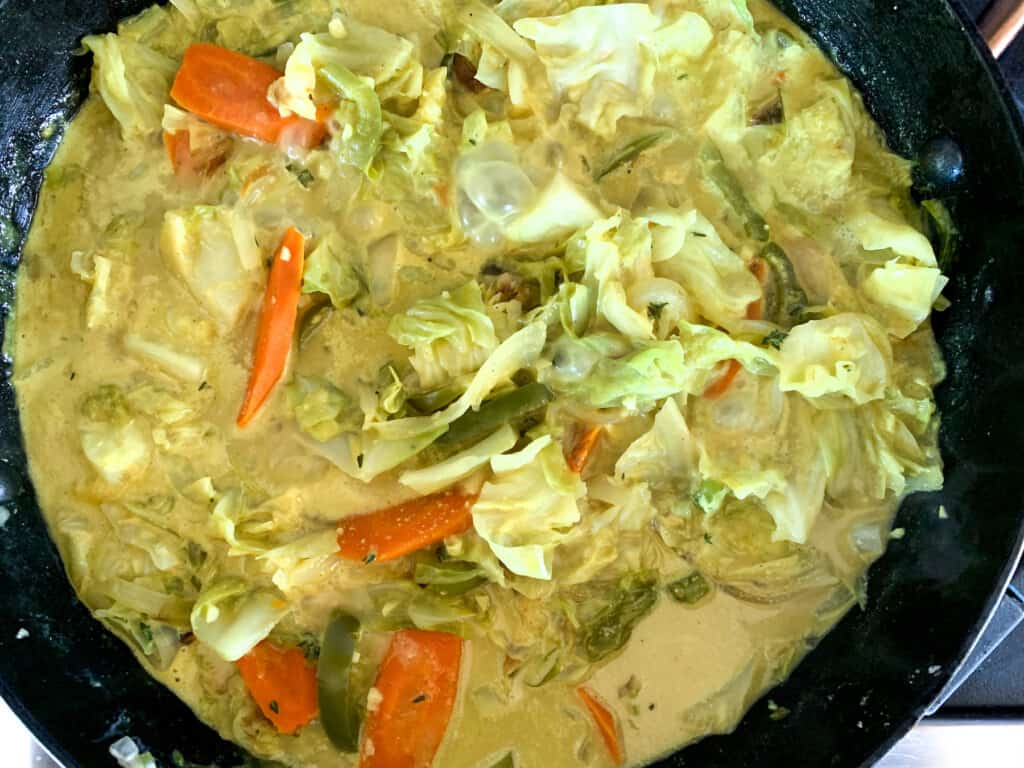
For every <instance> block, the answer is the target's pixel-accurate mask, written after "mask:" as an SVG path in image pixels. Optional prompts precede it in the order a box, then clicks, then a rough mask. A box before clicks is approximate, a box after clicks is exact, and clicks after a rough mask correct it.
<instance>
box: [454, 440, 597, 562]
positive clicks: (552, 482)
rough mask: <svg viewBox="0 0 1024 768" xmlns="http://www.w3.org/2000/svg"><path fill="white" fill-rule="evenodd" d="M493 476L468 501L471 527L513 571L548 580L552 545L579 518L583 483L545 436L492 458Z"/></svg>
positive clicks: (554, 545) (553, 545) (556, 446)
mask: <svg viewBox="0 0 1024 768" xmlns="http://www.w3.org/2000/svg"><path fill="white" fill-rule="evenodd" d="M491 467H492V469H493V470H494V478H493V479H492V480H490V481H489V482H487V483H485V484H484V487H483V489H482V490H481V491H480V498H479V499H477V502H476V503H475V504H474V505H473V527H474V528H475V529H476V532H477V533H478V534H479V535H480V536H481V537H482V538H483V539H484V540H485V541H486V542H487V543H488V544H489V545H490V547H491V550H492V551H493V552H494V554H495V555H496V556H497V557H498V559H499V560H500V561H501V562H502V563H503V564H504V565H505V567H507V568H508V569H509V570H510V571H512V573H515V574H518V575H520V576H527V577H530V578H533V579H543V580H550V579H551V578H552V571H551V564H552V557H553V553H554V549H555V547H556V546H557V545H558V543H559V542H561V541H562V540H564V538H565V535H566V531H567V530H568V529H569V528H571V527H572V526H573V525H575V524H576V523H578V522H579V520H580V510H579V507H578V504H577V501H578V500H579V499H581V498H583V496H585V495H586V487H585V486H584V485H583V482H582V481H581V480H580V479H579V477H578V476H576V475H575V474H573V473H572V472H570V471H569V468H568V467H567V466H566V465H565V458H564V457H563V456H562V449H561V447H560V446H559V445H558V444H557V443H554V442H553V441H552V440H551V437H550V436H548V435H545V436H543V437H539V438H537V439H536V440H534V441H533V442H532V443H530V444H529V445H528V446H527V447H526V448H524V449H523V450H521V451H519V452H518V453H514V454H507V455H503V456H496V457H494V458H493V459H491Z"/></svg>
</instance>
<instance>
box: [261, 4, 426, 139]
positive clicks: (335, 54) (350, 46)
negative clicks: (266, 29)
mask: <svg viewBox="0 0 1024 768" xmlns="http://www.w3.org/2000/svg"><path fill="white" fill-rule="evenodd" d="M335 18H336V22H335V25H334V26H335V28H336V29H338V30H340V31H342V32H343V34H342V36H341V37H335V35H334V34H332V33H328V32H324V33H320V34H304V35H302V36H301V38H300V40H299V44H298V45H296V46H295V49H294V50H293V51H292V53H291V55H290V56H289V57H288V61H287V62H286V63H285V68H284V75H283V76H282V77H281V79H279V80H278V81H276V82H275V83H274V84H273V85H271V86H270V91H269V94H268V95H269V98H270V100H271V102H272V103H273V104H275V105H276V106H277V108H278V109H279V110H280V111H281V113H282V114H285V115H288V114H297V115H301V116H302V117H305V118H308V119H310V120H315V119H316V109H317V105H318V104H323V103H326V102H327V101H328V100H329V99H328V98H327V96H326V94H325V93H324V91H323V86H318V79H319V77H320V75H321V74H322V73H323V71H324V70H325V68H329V67H341V68H344V70H348V71H351V72H353V73H354V74H355V75H357V76H359V77H363V78H369V80H370V81H372V84H373V88H374V90H375V91H376V94H377V96H378V98H379V99H380V102H386V101H396V102H399V103H401V102H408V101H411V100H414V99H418V98H419V95H420V91H421V90H422V88H423V65H422V64H420V62H419V60H418V58H417V55H416V47H415V46H414V45H413V44H412V43H411V42H410V41H408V40H406V39H405V38H402V37H399V36H398V35H394V34H392V33H391V32H388V31H386V30H383V29H380V28H379V27H375V26H372V25H370V24H365V23H363V22H361V21H358V20H356V19H354V18H352V17H350V16H347V15H345V14H341V13H338V14H336V16H335ZM339 25H340V26H339Z"/></svg>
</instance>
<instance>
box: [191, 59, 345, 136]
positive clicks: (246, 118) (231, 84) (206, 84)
mask: <svg viewBox="0 0 1024 768" xmlns="http://www.w3.org/2000/svg"><path fill="white" fill-rule="evenodd" d="M279 77H281V73H280V72H278V71H277V70H276V69H274V68H273V67H271V66H269V65H267V64H264V63H263V62H261V61H257V60H256V59H253V58H250V57H249V56H246V55H244V54H241V53H237V52H235V51H230V50H228V49H227V48H221V47H220V46H218V45H213V44H211V43H195V44H193V45H190V46H189V47H188V50H186V51H185V57H184V59H183V60H182V62H181V68H180V69H179V70H178V74H177V76H176V77H175V78H174V85H173V86H172V87H171V98H173V99H174V100H175V101H176V102H177V103H178V104H179V105H180V106H181V107H182V108H183V109H187V110H188V111H189V112H192V113H193V114H196V115H199V116H200V117H202V118H203V119H204V120H207V121H209V122H211V123H213V124H214V125H217V126H220V127H221V128H224V129H226V130H229V131H234V132H235V133H240V134H243V135H244V136H252V137H253V138H256V139H262V140H263V141H269V142H278V141H282V142H284V143H286V144H289V145H290V146H301V147H305V148H307V149H309V148H312V147H315V146H317V145H318V144H320V142H322V141H323V139H324V136H325V134H326V132H327V129H326V128H325V127H324V125H323V123H320V122H316V121H313V120H307V119H305V118H303V117H298V116H296V115H292V116H291V117H281V114H280V113H279V112H278V111H277V108H276V107H275V106H274V105H273V104H271V103H270V102H269V101H268V100H267V89H268V88H270V85H271V83H273V82H274V81H275V80H277V79H278V78H279Z"/></svg>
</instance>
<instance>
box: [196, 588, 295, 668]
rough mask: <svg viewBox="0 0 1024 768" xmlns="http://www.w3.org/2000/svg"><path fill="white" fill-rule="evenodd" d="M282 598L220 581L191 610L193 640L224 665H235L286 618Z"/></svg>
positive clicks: (206, 589) (204, 590)
mask: <svg viewBox="0 0 1024 768" xmlns="http://www.w3.org/2000/svg"><path fill="white" fill-rule="evenodd" d="M288 610H289V609H288V605H287V602H286V601H285V599H284V597H283V596H282V595H279V594H276V593H275V592H273V591H271V590H269V589H253V588H252V587H251V586H250V585H249V584H248V583H247V582H246V581H245V580H244V579H240V578H223V579H220V580H218V581H215V582H213V583H212V584H210V585H209V586H207V587H206V588H204V589H203V591H202V592H201V593H200V595H199V598H198V600H196V604H195V607H194V608H193V609H192V631H193V632H194V633H195V635H196V639H198V640H199V642H201V643H203V644H204V645H207V646H209V647H210V648H211V649H213V651H214V652H216V653H217V655H218V656H220V657H221V658H222V659H224V660H225V661H238V659H240V658H242V657H243V656H245V654H247V653H248V652H249V651H251V650H252V649H253V648H254V647H255V646H256V644H257V643H259V642H261V641H262V640H264V639H265V638H266V637H267V635H269V634H270V632H271V631H272V630H273V629H274V627H275V626H277V623H278V622H279V621H280V620H281V619H283V618H284V617H285V616H286V615H287V614H288Z"/></svg>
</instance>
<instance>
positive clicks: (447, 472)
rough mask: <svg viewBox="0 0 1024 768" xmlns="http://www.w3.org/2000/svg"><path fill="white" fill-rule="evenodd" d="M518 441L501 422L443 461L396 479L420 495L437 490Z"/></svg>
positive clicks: (454, 481) (449, 484) (451, 483)
mask: <svg viewBox="0 0 1024 768" xmlns="http://www.w3.org/2000/svg"><path fill="white" fill-rule="evenodd" d="M518 440H519V435H518V433H516V431H515V430H514V429H512V427H510V426H509V425H508V424H505V425H503V426H502V427H501V429H499V430H497V431H496V432H494V433H493V434H491V435H489V436H488V437H485V438H484V439H483V440H481V441H480V442H478V443H476V444H475V445H472V446H470V447H469V448H466V449H465V450H463V451H459V452H458V453H456V454H455V455H454V456H450V457H449V458H447V459H445V460H444V461H441V462H439V463H437V464H434V465H432V466H429V467H423V468H422V469H410V470H406V471H405V472H403V473H402V474H401V475H400V476H399V478H398V479H399V482H401V483H402V485H406V486H408V487H409V488H412V489H413V490H414V491H416V492H417V493H422V494H424V495H425V494H428V493H434V492H435V491H440V490H442V489H444V488H448V487H450V486H452V485H455V483H457V482H459V481H460V480H463V479H465V478H467V477H469V476H470V475H471V474H473V473H474V472H476V471H477V470H478V469H480V468H481V467H483V466H485V465H487V464H488V463H489V462H490V460H491V459H492V458H493V457H495V456H497V455H499V454H502V453H504V452H505V451H507V450H509V449H511V448H514V447H515V444H516V442H517V441H518Z"/></svg>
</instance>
